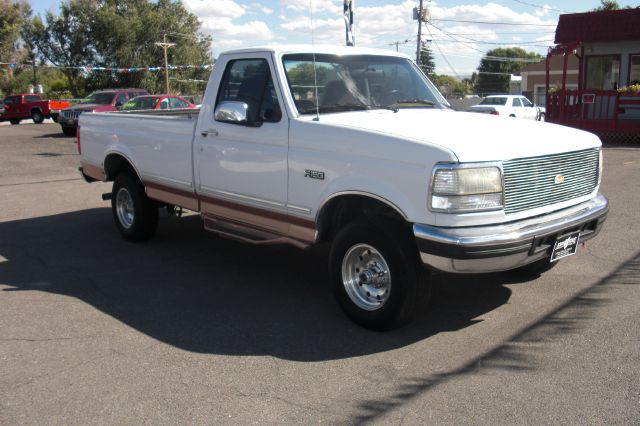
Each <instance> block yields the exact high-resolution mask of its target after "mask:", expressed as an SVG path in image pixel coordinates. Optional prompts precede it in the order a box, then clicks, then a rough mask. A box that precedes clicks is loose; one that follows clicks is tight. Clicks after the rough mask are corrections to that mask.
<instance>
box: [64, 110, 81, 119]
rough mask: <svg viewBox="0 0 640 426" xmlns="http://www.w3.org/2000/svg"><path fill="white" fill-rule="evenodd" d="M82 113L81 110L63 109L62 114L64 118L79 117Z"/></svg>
mask: <svg viewBox="0 0 640 426" xmlns="http://www.w3.org/2000/svg"><path fill="white" fill-rule="evenodd" d="M79 115H80V111H62V116H63V117H64V118H78V116H79Z"/></svg>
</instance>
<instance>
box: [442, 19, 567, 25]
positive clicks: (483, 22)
mask: <svg viewBox="0 0 640 426" xmlns="http://www.w3.org/2000/svg"><path fill="white" fill-rule="evenodd" d="M431 20H432V21H441V22H462V23H465V24H487V25H518V26H520V25H522V26H525V25H526V26H532V27H555V26H556V24H529V23H512V22H488V21H465V20H461V19H436V18H431Z"/></svg>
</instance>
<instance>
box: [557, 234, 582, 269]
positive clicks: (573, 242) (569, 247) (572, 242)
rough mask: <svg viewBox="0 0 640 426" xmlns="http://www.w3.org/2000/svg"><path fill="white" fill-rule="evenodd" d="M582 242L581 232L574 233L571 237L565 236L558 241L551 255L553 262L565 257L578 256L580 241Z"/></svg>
mask: <svg viewBox="0 0 640 426" xmlns="http://www.w3.org/2000/svg"><path fill="white" fill-rule="evenodd" d="M579 240H580V232H574V233H572V234H569V235H563V236H562V237H559V238H558V239H557V240H556V243H555V244H554V246H553V252H552V253H551V261H552V262H554V261H556V260H558V259H562V258H563V257H567V256H571V255H572V254H576V251H577V250H578V241H579Z"/></svg>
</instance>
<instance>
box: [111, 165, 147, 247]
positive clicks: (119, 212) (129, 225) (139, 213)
mask: <svg viewBox="0 0 640 426" xmlns="http://www.w3.org/2000/svg"><path fill="white" fill-rule="evenodd" d="M111 212H112V213H113V220H114V221H115V223H116V227H117V228H118V231H119V232H120V235H122V237H123V238H124V239H125V240H127V241H134V242H138V241H145V240H148V239H150V238H151V237H153V235H154V234H155V232H156V229H157V228H158V205H157V204H156V202H155V201H153V200H151V199H149V198H148V197H147V195H146V194H145V192H144V187H143V186H142V184H141V183H140V181H139V180H138V179H137V178H136V177H135V176H133V175H132V174H131V173H129V172H122V173H120V174H119V175H118V176H116V179H115V181H114V182H113V192H112V194H111Z"/></svg>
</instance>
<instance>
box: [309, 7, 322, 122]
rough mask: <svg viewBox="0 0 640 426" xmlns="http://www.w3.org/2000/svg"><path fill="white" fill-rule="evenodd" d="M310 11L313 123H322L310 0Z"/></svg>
mask: <svg viewBox="0 0 640 426" xmlns="http://www.w3.org/2000/svg"><path fill="white" fill-rule="evenodd" d="M309 10H310V11H311V46H312V49H311V53H312V55H313V90H314V91H315V100H316V116H315V118H314V119H313V121H320V103H319V102H320V100H319V99H318V73H317V72H316V49H315V46H316V44H315V36H314V33H313V0H309Z"/></svg>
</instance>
